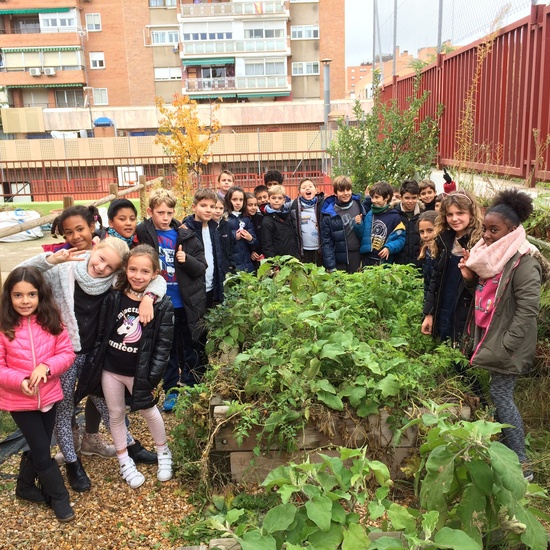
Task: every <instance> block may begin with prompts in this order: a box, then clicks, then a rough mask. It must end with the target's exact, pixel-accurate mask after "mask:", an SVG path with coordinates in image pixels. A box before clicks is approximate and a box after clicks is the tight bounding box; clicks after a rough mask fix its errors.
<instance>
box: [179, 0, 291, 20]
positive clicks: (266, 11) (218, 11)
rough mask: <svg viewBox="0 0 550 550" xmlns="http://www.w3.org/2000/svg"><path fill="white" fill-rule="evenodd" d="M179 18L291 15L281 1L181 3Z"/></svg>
mask: <svg viewBox="0 0 550 550" xmlns="http://www.w3.org/2000/svg"><path fill="white" fill-rule="evenodd" d="M180 8H181V10H180V13H179V16H178V20H180V19H181V20H183V19H190V18H193V17H220V16H224V15H227V16H235V15H242V16H254V17H259V16H262V15H269V16H271V17H273V16H274V15H281V16H285V17H287V18H288V17H289V11H288V8H287V7H286V5H285V4H284V3H283V2H281V1H280V0H279V1H278V2H269V1H268V2H225V3H222V4H180Z"/></svg>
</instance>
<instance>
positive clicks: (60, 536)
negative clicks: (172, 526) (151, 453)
mask: <svg viewBox="0 0 550 550" xmlns="http://www.w3.org/2000/svg"><path fill="white" fill-rule="evenodd" d="M164 417H165V421H166V427H167V430H168V431H169V430H170V429H171V427H172V425H173V423H174V421H175V420H174V417H173V416H168V415H164ZM131 422H132V424H131V431H132V434H133V435H134V437H136V438H138V439H139V440H140V441H141V442H142V443H143V445H145V446H146V447H147V448H148V449H152V448H153V442H152V440H151V436H150V434H149V431H148V429H147V425H146V424H145V423H144V422H143V420H142V418H141V416H140V415H139V414H136V413H134V414H132V415H131ZM56 450H57V449H56ZM19 460H20V457H19V455H16V456H12V457H11V458H9V459H8V460H7V461H6V462H5V463H3V464H2V465H1V466H0V471H1V474H2V476H1V479H0V508H1V509H2V513H1V514H0V541H1V542H0V547H1V548H2V549H4V550H8V549H9V550H11V549H14V550H15V549H17V550H19V549H24V548H32V549H34V550H49V549H55V550H75V549H89V548H90V549H92V548H94V549H98V550H103V549H117V550H118V549H121V548H131V549H135V550H137V549H143V550H145V549H147V550H150V549H153V548H159V549H161V548H162V549H164V548H177V547H178V546H179V545H172V544H171V543H170V541H169V540H168V539H166V537H165V536H164V534H165V533H166V532H167V531H168V527H167V523H168V522H174V523H179V522H180V521H181V520H182V519H183V518H184V517H185V516H186V515H187V514H189V513H190V512H191V511H192V506H191V505H190V504H189V503H188V495H187V494H186V492H185V490H184V489H183V488H182V487H181V485H180V484H179V482H178V481H177V480H175V479H172V480H170V481H168V482H166V483H160V482H159V481H157V478H156V465H143V464H140V465H139V466H138V467H139V470H140V471H141V472H142V473H143V474H144V475H145V477H146V481H145V483H144V484H143V485H142V486H141V487H140V488H139V489H137V490H133V489H130V487H128V485H127V484H126V483H125V481H124V480H123V479H122V478H121V476H120V475H119V473H118V463H117V461H116V460H105V459H102V458H100V457H96V456H93V457H87V456H83V457H82V463H83V465H84V468H85V469H86V472H87V473H88V475H89V477H90V479H91V481H92V489H91V491H89V492H86V493H76V492H74V491H72V490H70V489H69V493H70V497H71V504H72V505H73V508H74V510H75V513H76V518H75V520H74V521H72V522H71V523H68V524H62V523H59V522H58V521H57V520H56V519H55V516H54V514H53V511H52V510H51V509H49V508H47V507H46V506H44V505H38V504H32V503H28V502H25V501H20V500H18V499H16V498H15V493H14V491H15V489H14V487H15V478H16V475H17V471H18V467H19ZM62 470H63V468H62ZM10 477H11V480H10ZM67 487H68V484H67Z"/></svg>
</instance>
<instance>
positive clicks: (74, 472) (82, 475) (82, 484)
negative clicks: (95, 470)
mask: <svg viewBox="0 0 550 550" xmlns="http://www.w3.org/2000/svg"><path fill="white" fill-rule="evenodd" d="M65 468H66V470H67V479H68V480H69V485H70V486H71V489H72V490H73V491H77V492H78V493H83V492H84V491H89V490H90V487H91V486H92V483H91V481H90V478H89V477H88V476H87V475H86V472H85V471H84V467H83V466H82V462H80V458H77V459H76V462H67V463H66V464H65Z"/></svg>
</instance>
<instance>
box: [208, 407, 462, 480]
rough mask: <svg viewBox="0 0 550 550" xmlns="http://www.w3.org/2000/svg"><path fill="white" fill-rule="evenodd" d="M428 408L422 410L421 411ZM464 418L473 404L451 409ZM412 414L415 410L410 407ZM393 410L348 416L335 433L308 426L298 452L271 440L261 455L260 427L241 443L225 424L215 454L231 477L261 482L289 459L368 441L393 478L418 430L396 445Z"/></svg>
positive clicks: (219, 411) (218, 412) (219, 412)
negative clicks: (357, 417) (391, 418)
mask: <svg viewBox="0 0 550 550" xmlns="http://www.w3.org/2000/svg"><path fill="white" fill-rule="evenodd" d="M217 403H219V401H218V402H217V401H216V400H214V401H213V402H212V404H211V405H212V408H213V415H214V421H215V422H217V423H218V424H219V423H221V422H224V420H225V419H226V415H227V410H228V407H227V406H226V405H221V404H217ZM423 412H427V411H420V413H419V414H422V413H423ZM451 412H452V413H454V414H456V415H457V417H459V418H460V419H464V420H467V419H469V418H470V409H469V407H460V406H459V405H457V406H456V407H455V408H453V409H451ZM410 413H411V414H412V410H411V411H410ZM389 416H390V414H389V412H388V411H385V410H382V411H381V412H380V413H379V414H373V415H371V416H369V417H367V418H365V419H363V420H362V422H361V423H359V424H356V423H355V422H354V421H353V420H352V419H348V420H347V421H346V423H345V428H344V429H343V430H342V431H341V432H339V433H336V434H334V435H332V436H329V435H326V434H324V433H322V432H320V431H319V430H317V429H316V428H314V427H306V428H305V429H304V430H301V431H300V432H299V434H298V437H297V439H298V442H297V448H298V449H299V450H298V451H296V452H293V453H289V452H284V451H281V450H280V449H279V448H278V447H277V445H276V444H274V443H273V444H271V445H270V446H269V450H268V447H267V444H262V443H260V448H261V449H262V450H261V451H260V455H259V456H255V455H254V453H253V450H254V448H255V447H256V446H257V445H258V435H259V433H260V431H261V430H260V429H259V428H257V429H254V430H252V431H251V432H250V435H249V437H248V438H247V439H245V440H244V441H243V442H242V444H241V445H240V446H239V445H238V443H237V440H236V438H235V435H234V432H233V426H232V425H231V424H227V425H225V426H223V427H222V428H221V429H220V430H219V431H218V433H217V435H216V436H215V438H214V452H213V455H214V456H215V457H216V460H218V461H220V460H221V461H223V460H224V459H225V460H226V464H228V469H230V473H231V479H232V480H233V481H236V482H241V481H248V482H261V481H263V480H264V479H265V477H266V476H267V474H268V473H269V472H270V471H271V470H273V469H275V468H277V467H278V466H280V465H282V464H288V463H289V462H301V461H302V460H303V459H304V458H305V457H306V455H309V457H310V460H311V461H312V462H320V461H321V459H320V457H319V456H318V453H323V454H326V455H329V456H338V455H339V452H338V451H336V450H330V449H331V448H334V447H340V446H342V447H350V448H359V447H363V446H364V445H367V447H368V449H369V458H371V459H376V460H380V461H381V462H383V463H384V464H386V465H387V466H388V468H389V470H390V475H391V477H392V478H393V479H395V478H398V477H402V472H401V466H402V465H403V463H404V462H405V461H406V459H408V458H409V457H410V456H411V455H412V454H413V453H414V451H415V450H416V448H417V439H418V431H417V428H416V427H412V428H409V429H408V430H407V431H406V432H404V433H403V435H402V437H401V440H400V441H399V443H397V444H396V445H394V437H393V431H392V429H391V428H390V426H389V424H388V418H389Z"/></svg>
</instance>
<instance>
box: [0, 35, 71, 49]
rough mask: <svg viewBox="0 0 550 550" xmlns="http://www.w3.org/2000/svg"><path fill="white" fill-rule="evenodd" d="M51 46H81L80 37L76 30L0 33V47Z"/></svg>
mask: <svg viewBox="0 0 550 550" xmlns="http://www.w3.org/2000/svg"><path fill="white" fill-rule="evenodd" d="M53 46H78V47H79V48H81V37H80V36H79V35H78V33H77V32H74V31H72V32H69V31H68V32H59V33H40V34H29V33H18V34H9V33H0V48H2V49H4V48H7V49H16V48H33V47H53Z"/></svg>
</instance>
